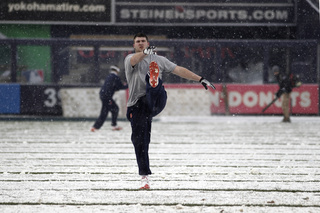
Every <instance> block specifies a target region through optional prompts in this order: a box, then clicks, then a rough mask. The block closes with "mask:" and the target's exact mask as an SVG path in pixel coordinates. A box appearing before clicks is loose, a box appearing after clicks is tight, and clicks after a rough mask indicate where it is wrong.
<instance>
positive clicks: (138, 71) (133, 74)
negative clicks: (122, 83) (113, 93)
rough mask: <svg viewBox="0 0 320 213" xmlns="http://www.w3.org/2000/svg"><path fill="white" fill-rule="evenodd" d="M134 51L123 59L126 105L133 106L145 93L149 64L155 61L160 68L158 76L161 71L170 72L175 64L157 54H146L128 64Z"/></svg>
mask: <svg viewBox="0 0 320 213" xmlns="http://www.w3.org/2000/svg"><path fill="white" fill-rule="evenodd" d="M133 55H134V53H132V54H129V55H128V56H127V57H126V58H125V59H124V66H125V73H126V78H127V82H128V85H129V99H128V103H127V106H128V107H130V106H133V105H135V104H136V103H137V101H138V100H139V98H140V97H142V96H144V95H145V94H146V80H145V78H146V75H147V73H148V71H149V64H150V63H151V62H152V61H155V62H156V63H157V64H158V66H159V69H160V74H159V77H160V78H161V76H162V73H163V72H172V71H173V70H174V69H175V67H176V66H177V65H176V64H175V63H173V62H171V61H169V60H168V59H167V58H165V57H163V56H159V55H147V56H145V57H144V59H143V60H142V61H140V62H139V63H138V64H136V65H135V66H134V67H132V66H131V64H130V59H131V57H132V56H133Z"/></svg>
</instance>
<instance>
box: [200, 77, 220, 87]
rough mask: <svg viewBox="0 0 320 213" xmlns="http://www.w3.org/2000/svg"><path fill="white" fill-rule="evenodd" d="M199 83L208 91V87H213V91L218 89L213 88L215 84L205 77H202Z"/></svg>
mask: <svg viewBox="0 0 320 213" xmlns="http://www.w3.org/2000/svg"><path fill="white" fill-rule="evenodd" d="M199 82H200V83H201V84H202V86H204V88H205V89H206V90H207V89H208V87H207V86H209V87H211V88H212V89H216V88H215V87H214V86H213V84H211V83H210V82H209V81H208V80H206V79H204V78H203V77H201V79H200V81H199Z"/></svg>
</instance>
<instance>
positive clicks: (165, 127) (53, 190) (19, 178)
mask: <svg viewBox="0 0 320 213" xmlns="http://www.w3.org/2000/svg"><path fill="white" fill-rule="evenodd" d="M281 119H282V118H281V117H280V116H261V117H260V116H212V117H159V118H156V119H155V122H154V123H153V126H152V140H151V144H150V163H151V169H152V172H153V175H152V176H151V187H152V188H151V190H148V191H141V190H138V187H139V176H138V174H137V172H138V171H137V166H136V161H135V154H134V150H133V146H132V144H131V141H130V136H131V128H130V124H129V123H128V122H125V121H120V122H119V125H120V126H123V127H124V129H123V130H122V131H118V132H114V131H111V127H110V121H107V122H106V123H105V125H104V126H103V127H102V129H101V130H100V131H99V132H96V133H92V132H90V131H89V129H90V127H91V125H92V124H93V122H75V121H53V122H49V121H43V122H41V121H0V126H1V128H0V135H1V136H0V212H46V213H50V212H71V213H73V212H148V213H149V212H156V213H158V212H163V213H167V212H181V213H182V212H183V213H189V212H190V213H193V212H205V213H206V212H223V213H226V212H254V213H256V212H285V213H287V212H313V213H316V212H320V146H319V145H320V117H311V116H310V117H292V123H282V122H280V121H281Z"/></svg>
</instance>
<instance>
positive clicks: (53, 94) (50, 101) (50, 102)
mask: <svg viewBox="0 0 320 213" xmlns="http://www.w3.org/2000/svg"><path fill="white" fill-rule="evenodd" d="M44 94H45V95H47V96H48V97H47V100H45V101H44V105H45V106H46V107H54V106H55V105H56V104H57V103H58V98H57V90H56V89H54V88H47V89H45V90H44Z"/></svg>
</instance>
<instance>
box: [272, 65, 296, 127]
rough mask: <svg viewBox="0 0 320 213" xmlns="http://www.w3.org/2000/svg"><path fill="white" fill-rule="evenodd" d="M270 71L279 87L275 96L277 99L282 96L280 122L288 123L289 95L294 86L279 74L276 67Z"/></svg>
mask: <svg viewBox="0 0 320 213" xmlns="http://www.w3.org/2000/svg"><path fill="white" fill-rule="evenodd" d="M272 70H273V74H274V76H275V78H276V80H277V82H278V85H279V90H278V91H277V93H276V96H277V97H278V98H280V97H281V96H282V113H283V120H282V122H289V123H290V122H291V121H290V93H291V91H292V89H293V87H294V85H292V83H291V80H290V77H289V76H288V75H286V74H285V73H284V72H281V71H280V68H279V67H278V66H274V67H273V68H272Z"/></svg>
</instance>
